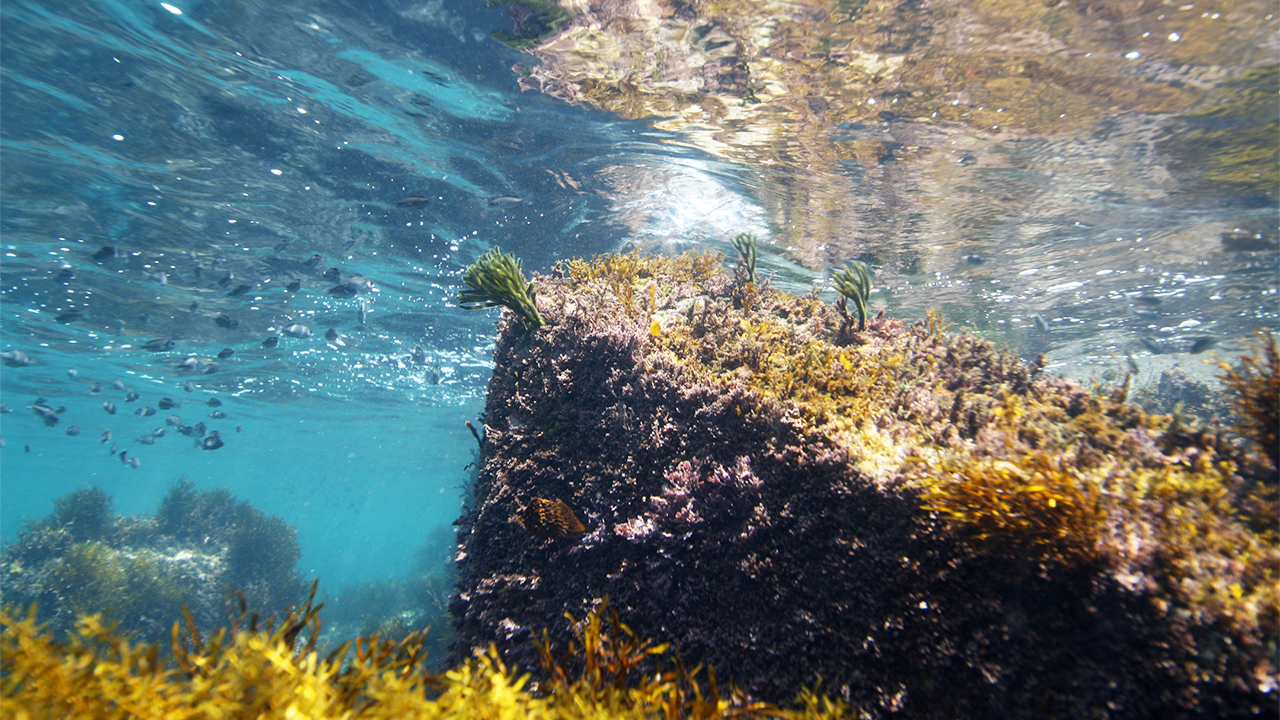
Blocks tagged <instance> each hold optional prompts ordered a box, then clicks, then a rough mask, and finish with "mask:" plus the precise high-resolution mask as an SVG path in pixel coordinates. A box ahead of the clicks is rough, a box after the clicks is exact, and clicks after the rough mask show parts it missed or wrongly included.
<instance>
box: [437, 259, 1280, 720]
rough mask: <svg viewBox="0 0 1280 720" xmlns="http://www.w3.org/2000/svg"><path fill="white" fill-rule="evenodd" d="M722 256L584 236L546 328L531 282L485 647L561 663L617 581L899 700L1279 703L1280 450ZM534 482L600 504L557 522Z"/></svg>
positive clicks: (561, 276)
mask: <svg viewBox="0 0 1280 720" xmlns="http://www.w3.org/2000/svg"><path fill="white" fill-rule="evenodd" d="M720 264H721V262H720V259H719V256H717V255H685V256H681V257H678V258H667V257H661V256H640V255H638V254H634V253H633V254H630V255H607V256H601V257H598V258H596V259H594V260H591V261H576V260H575V261H570V262H567V263H562V264H561V265H559V266H557V268H556V269H555V271H554V272H553V273H552V275H551V276H549V277H548V276H543V277H538V278H536V280H535V283H536V284H537V290H538V294H537V302H538V307H539V310H540V311H541V313H542V316H543V317H544V318H545V319H546V325H545V326H542V327H539V328H530V327H529V326H528V325H527V324H525V323H522V322H520V321H519V319H518V318H516V317H515V316H513V315H512V313H511V312H510V311H506V312H504V314H503V319H502V320H501V322H500V326H499V337H498V342H497V349H496V351H495V363H494V365H495V367H494V373H493V378H492V380H491V383H490V386H489V393H488V400H487V404H486V407H485V415H484V418H483V420H484V429H485V432H484V435H483V438H482V441H481V463H480V468H479V471H478V473H477V476H476V478H475V481H474V487H473V488H472V491H473V492H472V499H471V501H470V502H469V504H468V507H467V508H466V511H465V514H464V516H463V518H462V519H461V520H460V522H459V525H460V531H459V548H458V553H457V559H458V571H459V592H458V594H457V595H456V596H455V597H454V598H453V601H452V604H451V611H452V614H453V616H454V623H455V627H456V629H457V633H458V641H457V644H456V645H455V653H456V654H457V655H464V654H470V653H471V652H472V650H473V649H476V648H487V647H488V646H489V644H490V643H495V644H496V646H497V648H498V650H499V651H500V652H501V653H502V654H503V655H504V656H505V658H506V659H507V660H508V661H512V662H515V663H517V664H518V665H519V666H520V667H521V668H523V669H527V670H533V669H535V668H537V666H538V662H537V655H536V652H535V648H534V643H533V640H535V639H536V638H537V637H540V634H541V633H542V632H543V630H544V628H545V629H546V630H547V631H548V632H549V635H548V638H549V640H550V641H551V643H552V645H556V644H557V643H559V644H560V645H563V644H564V643H566V642H568V639H569V638H570V637H571V636H572V634H571V628H570V627H569V625H568V623H566V621H565V619H564V618H565V614H566V613H569V614H570V615H572V616H574V617H582V616H583V615H584V614H585V613H586V611H588V610H589V609H591V608H593V607H596V606H598V605H599V604H600V603H601V602H602V601H603V600H604V599H605V598H608V601H609V603H610V606H611V607H612V608H616V609H617V611H618V612H619V614H620V616H621V618H622V620H623V621H624V622H626V623H627V624H628V625H629V626H630V627H631V628H632V629H633V630H634V631H635V632H636V633H637V634H638V635H639V636H641V637H650V638H655V639H657V640H658V641H661V642H671V643H673V645H674V647H675V648H677V651H678V653H679V655H680V657H681V658H682V659H683V663H684V664H685V665H686V666H688V667H693V666H694V665H698V664H704V665H708V666H712V667H714V668H715V671H716V677H717V678H718V679H719V680H720V682H721V684H722V685H727V684H729V683H732V684H733V685H734V686H736V687H737V688H739V690H740V691H741V692H742V693H744V694H746V695H748V696H751V697H755V698H758V699H761V700H767V701H771V702H780V703H784V704H785V703H787V702H789V701H791V700H792V699H793V698H795V696H796V694H797V693H798V692H799V691H800V690H801V689H802V688H806V687H813V686H814V685H815V684H817V683H819V682H820V683H821V691H822V692H823V693H826V694H829V695H833V696H839V697H841V698H843V699H844V700H846V701H847V702H848V703H850V705H851V706H852V708H853V709H854V711H855V712H858V713H862V714H864V715H865V716H869V717H878V716H888V715H895V716H903V717H948V718H952V717H1033V716H1034V717H1048V716H1054V717H1060V718H1066V717H1132V718H1138V717H1191V716H1201V715H1213V716H1229V715H1237V714H1247V713H1250V712H1268V711H1274V710H1275V708H1276V704H1277V667H1276V654H1277V646H1276V634H1277V628H1278V627H1280V621H1278V618H1280V602H1278V600H1277V587H1276V584H1277V577H1278V576H1280V572H1277V565H1278V564H1280V549H1278V544H1277V534H1276V528H1275V513H1276V508H1277V502H1276V498H1277V492H1276V488H1277V483H1276V468H1275V466H1274V464H1273V462H1272V461H1271V460H1270V457H1271V451H1270V449H1269V448H1266V447H1259V446H1258V444H1257V443H1255V442H1253V441H1252V440H1251V439H1250V438H1248V437H1245V436H1243V435H1239V434H1233V433H1231V432H1229V431H1226V430H1224V429H1222V428H1221V427H1216V428H1215V427H1207V428H1206V427H1199V426H1192V425H1188V423H1187V421H1186V420H1185V419H1182V418H1180V417H1179V416H1177V415H1176V414H1174V415H1157V414H1149V413H1147V412H1144V411H1143V410H1141V409H1139V408H1137V407H1136V406H1134V405H1132V404H1130V403H1128V402H1126V399H1127V398H1126V393H1127V388H1128V383H1127V382H1125V383H1122V384H1120V385H1119V386H1117V387H1113V388H1097V387H1095V388H1084V387H1082V386H1080V385H1079V384H1077V383H1074V382H1072V381H1068V380H1064V379H1060V378H1057V377H1054V376H1052V375H1049V374H1046V373H1042V372H1041V371H1040V368H1041V364H1042V362H1043V361H1040V360H1033V361H1031V362H1023V361H1021V360H1019V359H1018V358H1016V357H1013V356H1011V355H1009V354H1008V353H1005V352H1001V351H998V350H997V349H995V348H994V347H993V346H992V345H991V344H990V343H988V342H985V341H982V340H979V339H976V338H973V337H970V336H966V335H961V334H951V333H948V332H947V331H946V328H945V327H944V326H943V324H942V322H941V321H940V320H939V319H938V318H937V317H934V316H932V315H930V317H929V318H928V320H926V321H921V322H918V323H915V324H912V325H907V324H904V323H902V322H900V321H897V320H894V319H889V318H885V317H883V316H875V317H870V318H868V319H867V322H866V328H865V329H864V330H861V331H859V330H858V328H857V324H856V323H852V324H851V323H850V322H848V319H847V318H845V317H842V316H841V314H840V313H838V312H837V311H836V310H835V308H834V307H832V306H830V305H827V304H824V303H821V302H819V301H818V300H817V299H816V298H815V297H813V296H793V295H789V294H786V293H782V292H778V291H776V290H774V289H772V288H771V287H769V283H768V282H767V281H764V282H759V283H757V282H752V281H751V280H750V279H749V277H748V276H747V274H746V273H745V272H744V271H743V270H742V269H739V270H738V271H737V272H736V273H734V274H730V273H728V272H726V271H725V270H723V269H722V268H721V267H720ZM1266 341H1269V342H1271V343H1272V347H1274V340H1271V339H1270V337H1269V336H1266V337H1265V338H1264V342H1266ZM1270 357H1272V358H1274V351H1272V353H1271V355H1270ZM1250 367H1252V368H1255V369H1257V368H1261V367H1262V366H1261V365H1258V364H1257V363H1256V362H1255V363H1254V364H1253V365H1251V366H1250ZM1263 369H1265V368H1263ZM1275 371H1276V368H1275V367H1274V364H1273V366H1272V367H1270V372H1271V373H1272V375H1274V373H1275ZM1254 376H1258V377H1263V378H1265V373H1263V372H1261V371H1260V372H1257V373H1254V375H1250V376H1249V377H1254ZM1269 387H1271V388H1274V383H1272V384H1271V385H1270V386H1269ZM1265 392H1273V390H1264V394H1265ZM1265 402H1267V401H1266V400H1265V398H1264V400H1262V401H1258V400H1256V399H1255V401H1253V405H1259V404H1265ZM1269 402H1271V403H1272V405H1271V407H1272V408H1274V399H1271V400H1270V401H1269ZM1238 405H1240V406H1241V407H1245V406H1247V405H1248V403H1238ZM1244 425H1247V423H1244V424H1243V425H1242V426H1244ZM1272 437H1274V434H1273V435H1272ZM534 503H539V504H545V507H547V508H550V507H551V505H550V504H552V503H555V504H557V505H556V508H559V507H560V506H561V505H563V510H560V509H557V510H555V513H553V515H552V516H551V517H552V519H553V520H554V519H555V518H557V517H562V515H561V513H562V512H565V511H567V512H568V513H569V515H568V516H567V517H566V519H564V520H563V521H556V522H553V523H551V524H550V525H547V526H548V527H550V526H554V525H556V524H557V523H559V524H560V525H562V526H568V527H569V528H570V529H575V530H576V526H574V523H576V522H578V521H580V527H581V531H580V532H576V531H575V532H558V531H546V532H531V531H529V530H527V529H526V527H525V525H526V524H529V523H526V522H522V518H526V519H528V518H532V517H533V516H532V515H530V508H531V507H533V505H532V504H534ZM543 506H544V505H539V507H543ZM568 517H571V518H573V522H570V521H569V520H568V519H567V518H568ZM534 519H536V518H534ZM533 524H535V525H537V526H539V527H542V526H544V525H546V524H545V523H537V522H535V523H533Z"/></svg>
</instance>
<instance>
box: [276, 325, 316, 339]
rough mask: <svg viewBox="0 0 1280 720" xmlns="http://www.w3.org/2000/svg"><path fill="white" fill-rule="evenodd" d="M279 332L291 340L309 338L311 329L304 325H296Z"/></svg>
mask: <svg viewBox="0 0 1280 720" xmlns="http://www.w3.org/2000/svg"><path fill="white" fill-rule="evenodd" d="M280 332H282V333H284V334H285V335H288V336H289V337H291V338H309V337H311V328H309V327H307V326H306V325H299V324H297V323H294V324H293V325H290V326H289V327H287V328H285V329H283V330H281V331H280Z"/></svg>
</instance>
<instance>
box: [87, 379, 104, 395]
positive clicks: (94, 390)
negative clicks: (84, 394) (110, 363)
mask: <svg viewBox="0 0 1280 720" xmlns="http://www.w3.org/2000/svg"><path fill="white" fill-rule="evenodd" d="M89 392H91V393H93V394H94V395H97V394H98V393H100V392H102V383H100V382H96V383H94V384H92V385H90V386H89Z"/></svg>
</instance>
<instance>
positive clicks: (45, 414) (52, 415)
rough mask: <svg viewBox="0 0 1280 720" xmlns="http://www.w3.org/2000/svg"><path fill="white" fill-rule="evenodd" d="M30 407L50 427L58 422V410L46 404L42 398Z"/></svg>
mask: <svg viewBox="0 0 1280 720" xmlns="http://www.w3.org/2000/svg"><path fill="white" fill-rule="evenodd" d="M29 407H30V408H31V412H33V413H35V414H36V416H37V417H39V418H40V419H41V420H43V421H44V424H45V425H47V426H48V427H53V426H54V425H57V424H58V411H57V410H54V409H53V408H51V407H49V406H48V405H45V404H44V403H43V401H42V400H37V401H36V402H34V403H32V404H31V405H30V406H29Z"/></svg>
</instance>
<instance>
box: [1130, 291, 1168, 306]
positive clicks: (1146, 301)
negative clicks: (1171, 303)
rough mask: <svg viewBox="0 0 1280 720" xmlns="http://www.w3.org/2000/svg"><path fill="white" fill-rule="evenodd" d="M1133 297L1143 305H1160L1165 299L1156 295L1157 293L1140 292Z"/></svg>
mask: <svg viewBox="0 0 1280 720" xmlns="http://www.w3.org/2000/svg"><path fill="white" fill-rule="evenodd" d="M1133 299H1134V300H1136V301H1138V302H1140V303H1142V304H1143V305H1159V304H1161V303H1163V302H1164V301H1163V300H1161V299H1160V298H1158V297H1156V296H1155V295H1147V294H1146V293H1140V294H1138V295H1134V296H1133Z"/></svg>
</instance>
